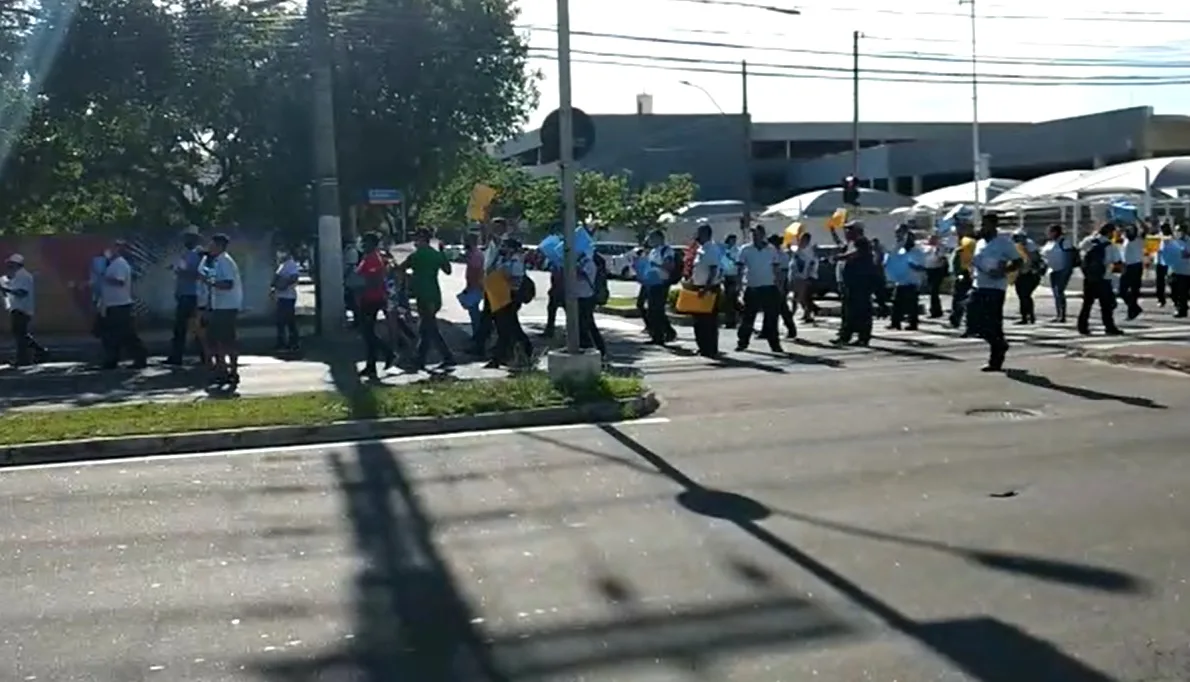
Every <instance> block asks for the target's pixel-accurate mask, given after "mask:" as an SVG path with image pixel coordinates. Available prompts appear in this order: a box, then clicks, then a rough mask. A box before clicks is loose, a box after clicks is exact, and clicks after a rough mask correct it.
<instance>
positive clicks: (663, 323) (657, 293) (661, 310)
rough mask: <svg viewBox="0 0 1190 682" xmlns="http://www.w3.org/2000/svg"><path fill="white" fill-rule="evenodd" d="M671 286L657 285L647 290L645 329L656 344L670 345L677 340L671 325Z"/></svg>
mask: <svg viewBox="0 0 1190 682" xmlns="http://www.w3.org/2000/svg"><path fill="white" fill-rule="evenodd" d="M667 306H669V285H668V284H655V285H653V286H651V287H648V288H647V289H646V290H645V329H647V330H648V332H649V337H650V338H652V339H653V341H654V342H656V343H668V342H669V341H672V340H674V339H675V338H677V335H678V333H677V332H676V331H674V328H673V325H672V324H670V323H669V314H668V313H667V312H666V307H667Z"/></svg>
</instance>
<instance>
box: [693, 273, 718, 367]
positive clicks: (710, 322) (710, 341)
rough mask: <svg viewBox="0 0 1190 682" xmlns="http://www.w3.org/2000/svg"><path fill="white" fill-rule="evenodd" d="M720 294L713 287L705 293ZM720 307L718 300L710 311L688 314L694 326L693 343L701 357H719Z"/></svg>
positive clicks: (710, 294) (708, 294)
mask: <svg viewBox="0 0 1190 682" xmlns="http://www.w3.org/2000/svg"><path fill="white" fill-rule="evenodd" d="M720 295H725V294H724V293H723V292H721V291H720V290H719V289H713V290H712V291H711V292H709V293H707V296H720ZM721 308H722V306H721V305H720V302H719V301H716V302H715V306H714V308H712V309H711V312H709V313H703V314H699V315H691V316H690V318H691V322H692V326H693V327H694V343H695V345H697V346H698V354H699V355H701V356H703V357H708V358H714V357H719V310H720V309H721Z"/></svg>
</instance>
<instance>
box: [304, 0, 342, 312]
mask: <svg viewBox="0 0 1190 682" xmlns="http://www.w3.org/2000/svg"><path fill="white" fill-rule="evenodd" d="M306 20H307V22H308V24H309V30H310V62H311V66H310V79H311V83H312V89H313V91H312V93H311V99H312V100H313V105H314V111H313V122H314V128H313V135H314V141H313V142H314V184H315V188H314V189H315V198H316V201H317V207H318V283H317V286H318V292H319V296H318V301H319V304H320V306H319V311H318V322H319V328H320V329H321V331H322V333H323V334H334V333H335V332H336V331H337V330H339V329H341V328H342V327H343V319H344V315H345V312H344V305H343V236H342V225H341V220H342V218H341V215H340V213H339V169H338V165H337V163H336V159H335V104H334V90H333V85H332V77H333V76H332V72H331V60H332V54H331V39H330V32H329V31H330V29H329V27H328V25H327V24H328V21H327V10H326V0H309V2H307V3H306Z"/></svg>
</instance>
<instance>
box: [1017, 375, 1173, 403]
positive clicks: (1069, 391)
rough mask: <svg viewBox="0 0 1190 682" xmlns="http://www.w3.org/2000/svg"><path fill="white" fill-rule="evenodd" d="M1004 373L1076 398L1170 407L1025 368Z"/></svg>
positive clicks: (1031, 384) (1023, 382)
mask: <svg viewBox="0 0 1190 682" xmlns="http://www.w3.org/2000/svg"><path fill="white" fill-rule="evenodd" d="M1004 375H1005V376H1007V377H1008V378H1009V379H1012V380H1013V381H1019V382H1020V383H1022V384H1028V385H1030V386H1036V387H1037V388H1046V389H1049V390H1051V391H1058V392H1059V393H1065V394H1066V395H1070V396H1074V397H1075V398H1082V399H1084V400H1114V401H1116V402H1120V403H1123V404H1125V405H1129V406H1132V407H1143V408H1147V409H1150V410H1164V409H1168V408H1167V407H1166V406H1165V405H1162V404H1161V403H1158V402H1156V401H1154V400H1153V399H1152V398H1144V397H1139V396H1130V395H1118V394H1115V393H1106V392H1104V391H1096V390H1094V389H1091V388H1084V387H1082V386H1067V385H1065V384H1059V383H1057V382H1055V381H1053V380H1052V379H1050V378H1049V377H1045V376H1042V375H1040V374H1033V373H1031V372H1029V371H1028V370H1024V369H1009V370H1005V372H1004Z"/></svg>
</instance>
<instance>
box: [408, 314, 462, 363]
mask: <svg viewBox="0 0 1190 682" xmlns="http://www.w3.org/2000/svg"><path fill="white" fill-rule="evenodd" d="M437 315H438V308H437V307H435V306H427V305H421V303H420V302H419V303H418V306H417V364H418V365H425V364H426V360H428V359H429V357H430V347H431V346H433V347H434V348H436V349H437V350H438V357H440V358H441V359H442V362H443V364H447V365H453V364H454V356H453V355H452V354H451V352H450V346H448V345H446V339H444V338H442V330H441V329H439V328H438V317H437Z"/></svg>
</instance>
